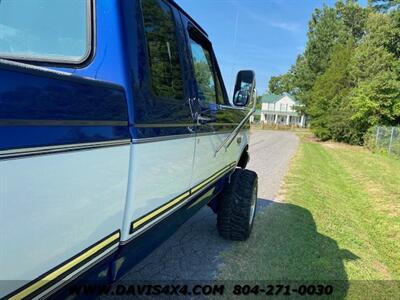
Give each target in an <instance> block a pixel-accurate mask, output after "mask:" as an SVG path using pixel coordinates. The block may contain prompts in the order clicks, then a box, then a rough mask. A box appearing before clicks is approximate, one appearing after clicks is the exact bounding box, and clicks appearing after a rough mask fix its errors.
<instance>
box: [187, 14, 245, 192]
mask: <svg viewBox="0 0 400 300" xmlns="http://www.w3.org/2000/svg"><path fill="white" fill-rule="evenodd" d="M183 20H184V21H183V23H184V26H185V27H186V38H187V49H188V53H189V54H188V55H189V57H190V58H189V61H190V64H191V69H192V74H193V78H194V80H193V97H192V98H191V101H192V110H193V111H195V114H197V128H196V129H197V130H196V149H195V158H194V169H193V175H192V183H191V185H192V187H196V186H199V185H200V186H202V183H203V182H206V181H207V180H208V179H209V178H210V177H212V176H214V175H215V174H218V173H219V172H220V171H222V170H224V169H225V168H227V167H229V166H231V165H232V163H234V162H236V160H237V159H238V154H239V153H238V152H239V151H238V149H239V147H238V145H237V144H236V142H235V143H233V144H232V146H231V147H229V148H228V149H225V148H223V147H222V148H221V146H222V144H224V141H225V140H226V138H227V137H228V136H229V135H230V134H231V133H232V131H233V130H234V129H235V127H236V126H237V125H238V124H239V123H240V121H241V112H240V111H237V110H235V109H233V107H232V106H231V105H230V103H229V100H228V97H227V93H226V90H225V86H224V84H223V81H222V77H221V74H220V70H219V67H218V64H217V61H216V58H215V55H214V52H213V49H212V44H211V42H210V41H209V40H208V38H207V36H206V35H205V34H204V33H203V32H202V31H201V29H199V28H197V27H196V26H195V25H193V24H192V23H191V21H190V20H188V19H187V18H186V17H185V16H183Z"/></svg>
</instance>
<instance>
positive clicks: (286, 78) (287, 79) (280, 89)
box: [268, 73, 292, 95]
mask: <svg viewBox="0 0 400 300" xmlns="http://www.w3.org/2000/svg"><path fill="white" fill-rule="evenodd" d="M268 89H269V92H270V93H273V94H277V95H280V94H283V93H285V92H286V93H291V91H292V74H291V73H287V74H283V75H280V76H273V77H271V80H270V81H269V84H268Z"/></svg>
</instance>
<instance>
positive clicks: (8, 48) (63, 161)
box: [0, 0, 257, 299]
mask: <svg viewBox="0 0 400 300" xmlns="http://www.w3.org/2000/svg"><path fill="white" fill-rule="evenodd" d="M254 77H255V75H254V73H253V72H252V71H241V72H239V74H238V77H237V82H236V85H235V90H234V93H233V99H232V101H230V100H229V99H228V93H227V91H226V89H225V85H224V82H223V79H222V76H221V72H220V69H219V66H218V63H217V59H216V56H215V54H214V51H213V47H212V43H211V42H210V39H209V37H208V35H207V33H206V32H205V31H204V30H203V29H202V28H201V27H200V25H198V24H197V23H196V22H195V21H194V20H193V19H192V18H191V17H190V16H189V15H188V14H187V13H186V12H184V11H183V10H182V9H181V8H180V7H179V6H178V5H177V4H176V3H175V2H173V1H171V0H122V1H118V0H75V1H70V0H58V1H54V0H41V1H40V5H38V1H36V0H33V1H32V0H19V1H14V0H2V1H0V249H1V251H0V298H5V299H31V298H35V297H39V298H40V297H49V296H51V295H53V296H54V295H56V294H57V293H61V292H62V291H63V288H65V287H66V286H68V285H69V284H73V283H76V282H84V281H87V280H91V281H92V282H93V281H94V282H96V283H110V282H114V281H116V280H118V279H119V278H121V276H123V275H124V274H125V273H126V272H127V271H129V270H130V269H131V268H132V267H133V266H134V265H135V264H137V263H138V262H139V261H140V260H141V259H143V258H144V257H145V256H146V255H148V254H149V253H151V251H152V250H153V249H154V248H156V247H157V246H158V245H160V243H162V242H163V241H164V240H165V239H167V238H168V237H169V236H170V235H171V234H173V232H174V231H175V230H176V229H177V228H178V227H179V226H181V225H182V224H183V223H184V222H185V221H186V220H188V219H189V218H190V217H191V216H192V215H193V214H195V213H196V212H197V211H198V210H199V209H201V208H202V207H203V206H205V205H207V204H208V205H209V206H210V207H211V208H212V209H213V210H214V212H216V214H217V217H216V219H217V230H218V231H219V232H220V234H221V236H222V237H224V238H227V239H230V240H246V239H247V238H248V236H249V235H250V232H251V228H252V225H253V222H254V215H255V207H256V200H257V175H256V174H255V173H254V172H251V171H249V170H245V167H246V164H247V161H248V159H249V158H248V157H249V156H248V153H247V152H248V145H249V121H248V120H249V118H250V116H251V115H252V113H253V112H254V108H255V78H254Z"/></svg>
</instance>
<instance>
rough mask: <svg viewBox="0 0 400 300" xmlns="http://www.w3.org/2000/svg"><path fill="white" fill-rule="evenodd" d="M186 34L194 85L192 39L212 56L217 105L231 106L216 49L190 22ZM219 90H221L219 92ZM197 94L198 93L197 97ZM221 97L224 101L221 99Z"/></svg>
mask: <svg viewBox="0 0 400 300" xmlns="http://www.w3.org/2000/svg"><path fill="white" fill-rule="evenodd" d="M186 34H187V45H188V46H187V47H188V51H189V56H190V57H189V61H190V65H191V66H190V68H191V70H192V74H193V78H194V81H195V82H194V84H196V85H197V84H198V83H197V79H196V76H195V70H194V59H193V52H192V49H191V46H190V39H191V40H193V41H194V42H196V43H198V44H199V45H200V46H201V47H202V48H203V49H205V50H207V51H208V53H209V54H210V60H211V73H212V75H213V79H214V85H215V94H216V104H217V105H230V102H229V99H228V94H227V92H226V88H225V84H224V81H223V80H222V76H221V71H220V69H219V66H218V62H217V59H216V56H215V53H214V49H213V46H212V43H211V42H210V41H209V40H208V38H207V37H206V36H205V35H204V34H203V33H202V32H201V31H200V30H198V29H197V28H196V27H195V25H193V24H192V23H191V22H190V20H188V26H187V28H186ZM218 89H221V91H220V92H219V91H218ZM197 96H198V95H197V92H196V97H197ZM220 96H221V97H222V99H219V98H220Z"/></svg>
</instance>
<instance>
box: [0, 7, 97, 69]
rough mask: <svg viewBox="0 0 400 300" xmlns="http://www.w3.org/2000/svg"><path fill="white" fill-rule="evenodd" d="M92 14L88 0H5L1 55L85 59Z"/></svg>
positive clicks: (0, 30) (0, 29)
mask: <svg viewBox="0 0 400 300" xmlns="http://www.w3.org/2000/svg"><path fill="white" fill-rule="evenodd" d="M88 16H89V12H88V0H35V1H32V0H1V1H0V57H8V58H15V59H31V60H47V61H70V62H81V61H82V60H84V59H85V58H86V57H87V55H88V54H89V51H90V49H89V48H90V36H89V35H90V34H89V32H90V28H89V26H90V22H89V21H90V20H88Z"/></svg>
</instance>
